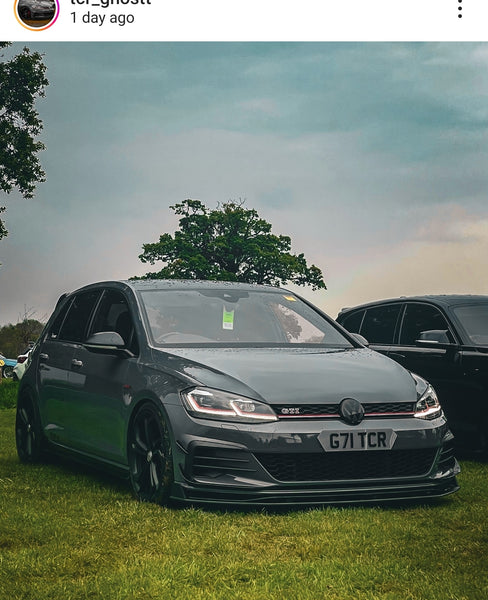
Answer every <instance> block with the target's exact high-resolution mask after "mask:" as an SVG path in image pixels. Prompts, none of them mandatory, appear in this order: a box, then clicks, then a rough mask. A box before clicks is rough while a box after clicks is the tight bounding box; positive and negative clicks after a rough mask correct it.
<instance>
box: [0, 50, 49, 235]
mask: <svg viewBox="0 0 488 600" xmlns="http://www.w3.org/2000/svg"><path fill="white" fill-rule="evenodd" d="M8 46H10V43H9V42H0V49H2V48H6V47H8ZM45 73H46V66H45V65H44V63H43V61H42V55H41V54H39V53H38V52H31V51H30V50H29V49H28V48H24V49H23V50H22V52H20V54H17V55H16V56H14V57H12V58H10V59H8V60H7V59H5V58H4V55H3V54H0V190H2V191H3V192H5V193H6V194H9V193H10V192H11V191H12V190H13V189H14V188H16V189H18V191H19V192H20V193H21V194H22V196H23V197H24V198H32V197H33V196H34V191H35V188H36V184H37V183H38V182H42V181H45V180H46V174H45V173H44V171H43V170H42V168H41V164H40V162H39V158H38V156H37V154H38V152H40V151H41V150H43V149H44V147H45V146H44V144H43V143H42V142H40V141H36V139H35V138H36V137H37V136H38V135H39V134H40V132H41V131H42V127H43V125H42V121H41V119H40V118H39V113H38V112H37V110H36V109H35V102H36V100H37V98H38V97H43V96H44V95H45V94H44V89H45V87H46V86H47V85H48V84H49V82H48V80H47V79H46V76H45ZM4 210H5V207H0V212H3V211H4ZM6 235H7V230H6V229H5V226H4V224H3V221H1V220H0V239H1V238H2V237H5V236H6Z"/></svg>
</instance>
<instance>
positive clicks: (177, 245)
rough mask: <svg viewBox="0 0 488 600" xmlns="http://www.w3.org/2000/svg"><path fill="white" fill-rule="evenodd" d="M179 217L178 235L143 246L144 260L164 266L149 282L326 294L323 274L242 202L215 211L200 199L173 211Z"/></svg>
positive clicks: (289, 241)
mask: <svg viewBox="0 0 488 600" xmlns="http://www.w3.org/2000/svg"><path fill="white" fill-rule="evenodd" d="M170 208H172V209H173V210H174V212H175V214H177V215H179V216H180V220H179V230H178V231H176V232H175V233H174V235H171V234H169V233H164V234H163V235H161V236H160V238H159V241H158V242H155V243H149V244H144V245H143V252H142V254H140V256H139V258H140V259H141V261H142V262H144V263H149V264H151V265H154V264H155V263H157V262H159V261H162V262H163V265H164V266H163V267H162V268H161V269H160V270H159V271H156V272H151V273H147V274H146V275H145V276H144V277H143V278H144V279H154V278H156V279H210V280H219V281H241V282H247V283H264V284H269V285H284V284H286V283H294V284H297V285H309V286H311V287H312V288H313V289H325V287H326V286H325V282H324V279H323V275H322V272H321V270H320V269H319V268H318V267H316V266H315V265H311V266H308V265H307V262H306V260H305V257H304V255H303V254H292V253H291V251H290V250H291V239H290V238H289V237H288V236H285V235H274V234H273V233H271V224H270V223H268V222H267V221H265V220H264V219H261V218H260V217H259V215H258V213H257V212H256V211H255V210H253V209H248V208H246V207H245V206H244V203H243V202H226V203H224V204H222V205H221V206H218V207H217V208H216V209H213V210H211V209H209V208H207V207H206V206H205V205H204V204H203V203H202V202H200V201H199V200H184V201H183V202H181V203H180V204H175V205H174V206H171V207H170Z"/></svg>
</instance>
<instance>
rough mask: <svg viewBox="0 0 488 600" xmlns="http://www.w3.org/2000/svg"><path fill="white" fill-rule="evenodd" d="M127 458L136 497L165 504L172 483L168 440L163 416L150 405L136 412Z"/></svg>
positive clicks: (130, 429) (169, 440) (171, 464)
mask: <svg viewBox="0 0 488 600" xmlns="http://www.w3.org/2000/svg"><path fill="white" fill-rule="evenodd" d="M127 454H128V459H129V473H130V482H131V485H132V489H133V491H134V494H135V495H136V497H137V498H138V499H139V500H142V501H143V502H155V503H156V504H165V503H166V502H167V501H168V500H169V495H170V490H171V485H172V483H173V479H174V478H173V458H172V451H171V438H170V432H169V427H168V424H167V422H166V419H165V417H164V416H163V413H162V412H161V410H159V409H158V408H157V407H156V406H155V405H154V404H152V403H150V402H148V403H146V404H143V405H142V406H141V407H140V408H138V409H137V412H136V414H135V416H134V419H133V421H132V424H131V426H130V428H129V434H128V439H127Z"/></svg>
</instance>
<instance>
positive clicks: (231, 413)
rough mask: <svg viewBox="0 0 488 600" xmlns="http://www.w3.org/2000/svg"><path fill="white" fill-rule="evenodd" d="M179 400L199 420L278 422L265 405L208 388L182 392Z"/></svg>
mask: <svg viewBox="0 0 488 600" xmlns="http://www.w3.org/2000/svg"><path fill="white" fill-rule="evenodd" d="M181 398H182V400H183V404H184V406H185V408H186V410H187V411H188V412H189V413H190V415H192V416H194V417H199V418H200V419H217V420H219V421H238V422H239V423H265V422H268V421H277V420H278V417H277V416H276V414H275V413H274V411H273V409H272V408H271V407H270V406H268V405H267V404H264V403H263V402H258V401H257V400H251V399H250V398H243V397H242V396H237V395H235V394H231V393H230V392H223V391H221V390H212V389H210V388H194V389H193V390H190V391H187V392H182V393H181Z"/></svg>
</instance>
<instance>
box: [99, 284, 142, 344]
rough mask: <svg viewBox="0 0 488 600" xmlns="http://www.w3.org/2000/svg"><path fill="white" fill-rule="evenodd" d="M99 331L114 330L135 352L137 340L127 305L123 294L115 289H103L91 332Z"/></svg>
mask: <svg viewBox="0 0 488 600" xmlns="http://www.w3.org/2000/svg"><path fill="white" fill-rule="evenodd" d="M101 331H116V332H117V333H119V334H120V335H121V336H122V339H123V340H124V342H125V345H126V346H127V347H128V348H129V349H130V350H131V351H132V352H134V354H135V353H136V351H137V342H136V339H135V334H134V326H133V321H132V318H131V315H130V311H129V306H128V304H127V300H126V298H125V296H124V295H123V294H122V293H121V292H118V291H117V290H107V291H105V293H104V295H103V298H102V300H101V302H100V305H99V307H98V309H97V312H96V315H95V318H94V321H93V327H92V330H91V333H97V332H101Z"/></svg>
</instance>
